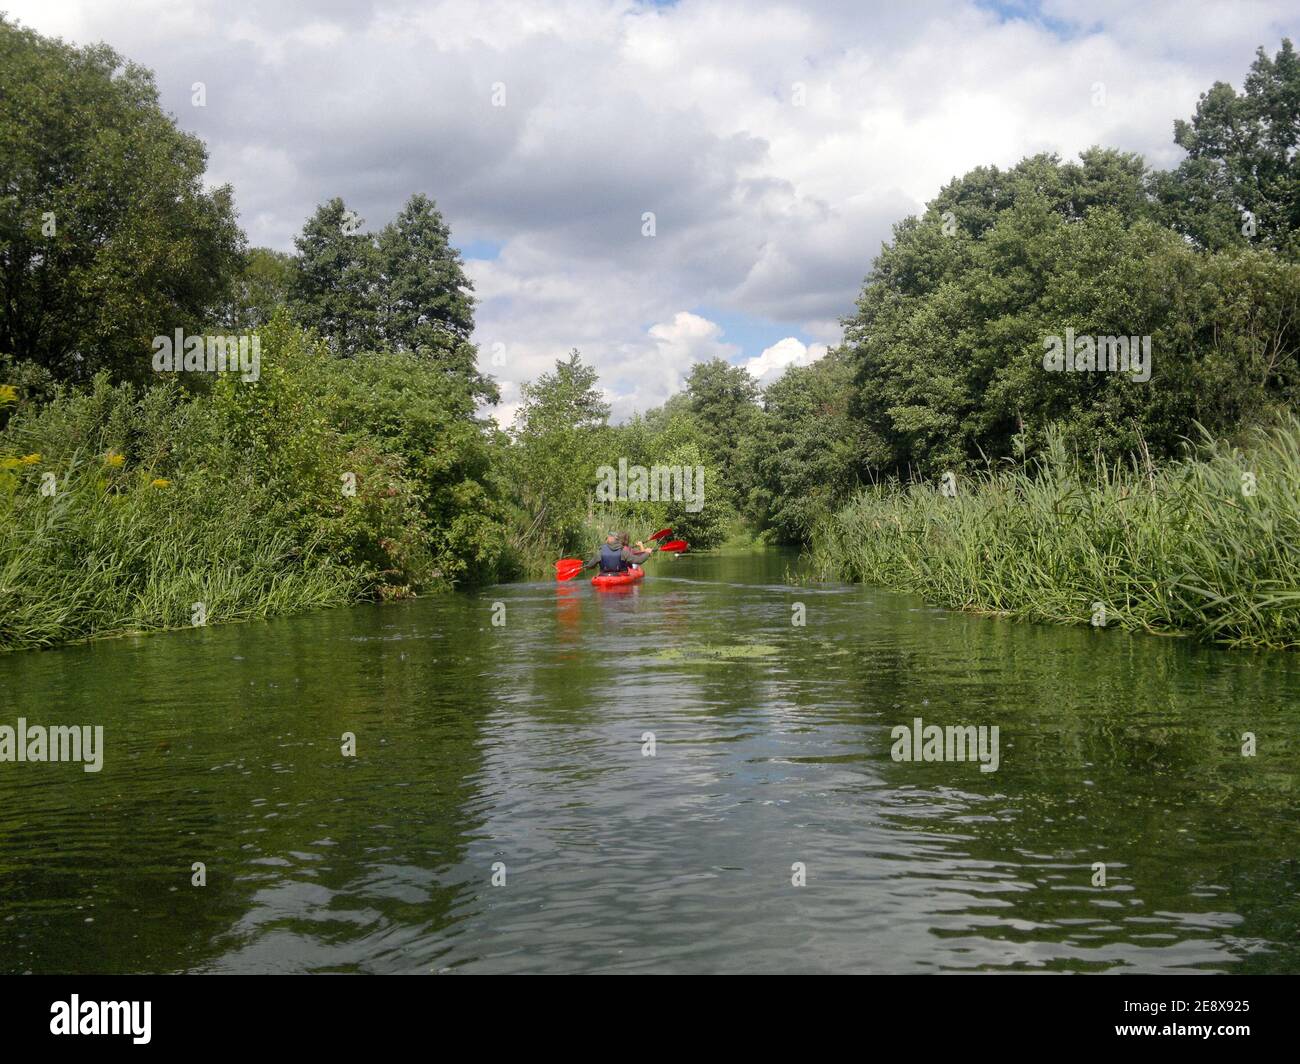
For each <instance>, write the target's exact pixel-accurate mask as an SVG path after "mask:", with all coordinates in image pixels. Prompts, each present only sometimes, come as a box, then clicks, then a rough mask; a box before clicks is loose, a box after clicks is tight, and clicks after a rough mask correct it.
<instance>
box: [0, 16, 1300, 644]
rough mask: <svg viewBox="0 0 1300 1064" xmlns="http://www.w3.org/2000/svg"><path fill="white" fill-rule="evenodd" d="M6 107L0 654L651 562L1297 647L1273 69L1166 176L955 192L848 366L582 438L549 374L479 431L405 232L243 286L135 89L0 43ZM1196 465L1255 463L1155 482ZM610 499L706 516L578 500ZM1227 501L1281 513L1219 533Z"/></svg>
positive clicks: (1087, 158)
mask: <svg viewBox="0 0 1300 1064" xmlns="http://www.w3.org/2000/svg"><path fill="white" fill-rule="evenodd" d="M0 80H3V82H4V84H5V86H6V91H5V92H4V93H3V94H0V649H5V648H12V647H19V646H38V645H48V644H52V643H57V642H60V641H64V640H67V639H72V638H78V637H84V636H89V635H94V634H97V633H105V632H113V631H121V630H128V629H141V628H151V627H168V626H176V625H185V624H190V623H194V621H193V614H194V608H195V604H196V603H201V604H202V605H203V614H204V617H205V618H206V620H207V621H219V620H226V619H234V618H241V617H249V616H258V615H266V614H269V613H272V612H279V611H284V610H292V609H300V608H306V607H309V606H313V605H324V604H330V603H340V602H347V601H354V600H355V599H356V598H357V597H359V596H373V597H395V596H403V595H407V594H412V593H417V592H420V591H423V590H428V589H435V588H442V587H454V586H458V585H463V584H470V583H482V582H487V581H492V580H498V579H503V578H509V577H511V576H515V575H519V574H526V573H531V574H535V575H536V574H541V573H543V572H545V571H547V570H548V569H549V568H550V565H551V563H552V562H553V561H554V560H555V559H556V558H557V557H560V556H563V555H573V554H582V555H585V554H587V553H588V552H589V551H590V550H591V548H592V547H593V546H594V545H595V544H596V542H598V540H599V537H600V534H601V533H602V532H604V531H605V530H608V529H626V530H628V531H629V532H630V533H631V534H632V537H633V538H634V539H636V538H640V537H643V536H646V535H647V534H649V533H650V532H651V531H653V530H655V529H657V528H660V527H671V528H673V529H674V531H675V534H676V535H677V536H678V537H680V538H685V539H687V540H689V541H690V543H691V544H692V546H693V547H694V548H695V549H705V548H709V547H712V546H716V545H718V544H720V543H722V542H724V541H726V540H727V539H728V538H730V537H732V536H735V535H738V534H740V533H741V532H745V533H746V534H749V535H761V536H762V537H765V538H767V539H771V540H777V541H782V542H792V543H806V542H808V541H809V540H810V538H815V539H816V541H817V545H818V556H819V558H820V559H821V560H822V563H823V567H824V569H825V570H826V571H827V572H828V573H829V572H832V571H840V572H847V573H848V574H849V575H853V576H856V577H859V578H863V579H872V580H880V581H882V582H886V583H895V584H901V585H902V586H906V587H910V588H914V589H916V590H919V591H923V592H925V593H926V594H929V595H931V596H932V597H934V598H937V599H939V600H941V601H944V602H949V603H951V604H954V605H959V606H968V607H974V608H981V609H994V610H1004V611H1008V612H1015V613H1022V614H1025V615H1028V616H1035V617H1051V618H1053V619H1078V615H1079V614H1078V611H1079V610H1080V609H1081V608H1082V607H1081V605H1080V603H1081V602H1083V600H1084V599H1086V600H1087V601H1086V603H1084V605H1087V604H1090V603H1092V602H1094V601H1097V600H1101V601H1103V602H1104V603H1106V604H1107V606H1108V608H1109V609H1111V611H1112V613H1113V615H1114V617H1115V618H1116V620H1117V622H1118V623H1122V624H1126V625H1131V626H1142V627H1149V628H1155V629H1161V630H1173V629H1178V628H1182V629H1187V628H1190V629H1192V630H1195V631H1198V632H1201V633H1202V634H1204V635H1206V636H1207V637H1210V638H1216V639H1223V640H1227V641H1249V642H1256V643H1263V644H1267V645H1292V644H1293V643H1295V642H1296V641H1297V638H1298V637H1297V634H1296V631H1295V624H1294V617H1293V610H1292V606H1291V598H1290V596H1291V595H1292V591H1291V590H1290V589H1291V588H1294V586H1295V583H1294V580H1295V574H1294V573H1293V572H1292V571H1291V569H1290V567H1289V566H1290V563H1289V562H1286V561H1285V560H1284V559H1283V555H1285V554H1286V551H1287V550H1288V549H1289V547H1290V545H1291V544H1293V543H1294V536H1295V532H1296V528H1295V515H1294V514H1293V513H1292V512H1291V509H1290V508H1289V506H1290V504H1289V503H1288V502H1286V498H1295V497H1297V496H1296V488H1297V483H1296V477H1297V475H1298V474H1297V473H1296V463H1295V459H1294V454H1295V441H1296V439H1297V437H1298V436H1300V429H1297V427H1296V424H1295V423H1294V422H1285V423H1284V427H1283V428H1280V429H1278V428H1274V429H1273V430H1272V431H1273V434H1272V435H1266V436H1261V435H1260V434H1259V431H1258V429H1259V426H1260V425H1268V424H1274V425H1276V424H1277V423H1278V420H1277V419H1278V417H1279V415H1280V414H1283V413H1285V412H1286V411H1289V410H1291V409H1293V408H1294V406H1295V403H1296V399H1297V389H1300V362H1298V360H1297V353H1298V352H1300V246H1298V245H1297V233H1298V232H1300V216H1298V215H1297V213H1296V212H1297V210H1300V206H1298V204H1300V195H1297V191H1298V189H1297V170H1296V167H1297V158H1296V151H1297V146H1298V141H1300V68H1298V67H1297V60H1296V57H1295V54H1294V51H1293V49H1292V46H1291V43H1290V42H1289V41H1284V42H1283V46H1282V49H1281V51H1280V52H1278V54H1277V55H1276V57H1275V58H1272V59H1270V58H1268V57H1267V56H1266V54H1265V53H1264V52H1263V51H1262V50H1261V52H1260V54H1259V56H1258V58H1257V59H1256V62H1255V64H1254V66H1253V67H1252V68H1251V71H1250V73H1249V75H1248V77H1247V79H1246V82H1245V86H1244V90H1243V91H1242V92H1241V93H1238V92H1237V91H1236V90H1234V89H1233V88H1232V87H1230V86H1227V85H1216V86H1214V88H1212V89H1211V90H1210V91H1209V92H1208V93H1206V94H1205V95H1204V96H1203V97H1202V99H1201V101H1200V104H1199V105H1198V107H1197V111H1196V114H1195V115H1194V116H1193V118H1192V119H1191V121H1190V122H1181V121H1180V122H1178V123H1177V124H1176V126H1175V137H1176V140H1177V142H1178V143H1179V144H1180V145H1181V146H1182V147H1183V148H1184V149H1186V151H1187V159H1186V160H1185V161H1184V162H1183V163H1182V164H1181V165H1180V166H1178V167H1176V168H1175V169H1174V170H1172V171H1170V172H1168V173H1156V172H1152V171H1151V170H1149V169H1148V167H1147V166H1146V164H1145V162H1144V161H1143V160H1142V159H1141V158H1140V157H1139V156H1136V155H1133V154H1130V153H1126V152H1119V151H1113V150H1107V149H1103V148H1093V149H1090V150H1089V151H1086V152H1084V153H1083V154H1082V155H1081V156H1080V157H1079V159H1078V161H1063V160H1061V159H1059V158H1058V157H1056V156H1054V155H1037V156H1034V157H1032V158H1027V159H1024V160H1022V161H1021V162H1020V163H1019V164H1017V165H1016V166H1013V167H1011V168H1010V169H999V168H997V167H980V168H977V169H975V170H973V171H971V172H970V173H968V174H966V175H965V176H963V177H960V178H956V179H954V180H953V181H952V182H950V183H949V184H948V185H946V186H945V187H944V188H942V189H940V190H939V192H938V194H937V195H936V197H935V199H934V200H933V201H932V202H931V203H929V204H928V205H927V206H926V208H925V210H924V212H923V213H922V214H921V215H920V216H919V217H911V218H907V219H904V220H903V221H901V222H899V223H898V225H897V226H896V227H895V229H894V232H893V238H892V240H891V241H890V242H889V243H888V244H886V245H885V246H884V247H883V248H882V249H881V251H880V254H879V255H878V256H877V257H876V259H875V260H874V262H873V263H872V265H871V267H870V271H869V273H868V274H867V276H866V280H865V283H864V285H863V288H862V291H861V295H860V297H859V299H858V302H857V307H856V310H855V311H854V313H852V314H851V315H850V316H849V317H848V318H846V319H845V321H844V325H845V342H844V344H843V345H842V346H840V347H839V348H837V349H835V350H832V351H831V352H830V353H828V354H827V355H826V356H825V357H823V358H821V359H819V360H817V361H815V362H812V363H811V364H809V365H802V366H796V367H793V368H791V369H789V370H788V371H787V372H786V373H785V375H784V376H782V377H781V378H780V379H778V380H777V381H776V382H775V383H772V384H770V385H769V386H768V387H766V388H760V387H759V385H758V383H757V382H756V381H755V380H754V379H753V378H752V377H751V376H750V375H749V374H748V373H747V372H746V371H745V370H744V369H743V368H741V367H738V366H734V365H731V364H729V363H727V362H725V361H722V360H717V359H715V360H712V361H708V362H701V363H698V364H696V365H695V366H694V367H693V368H692V369H691V371H690V372H689V374H688V375H687V376H686V379H685V381H684V388H683V390H682V391H681V392H680V393H679V394H677V395H675V396H673V397H672V398H671V399H669V400H668V402H666V403H665V404H664V405H663V406H661V407H659V408H657V409H654V410H650V411H646V412H645V413H644V414H641V415H637V416H634V417H632V418H631V419H630V420H629V421H627V422H626V423H624V424H619V425H611V424H610V420H609V418H610V408H609V405H608V403H607V402H606V398H605V396H604V393H603V392H602V390H601V388H600V382H599V379H598V376H597V373H596V371H595V369H594V368H593V367H592V366H591V365H590V364H589V363H587V362H584V360H583V357H582V355H581V354H580V353H579V352H577V351H573V352H571V353H570V354H569V355H568V357H567V358H564V359H560V360H559V361H557V362H556V364H555V368H554V369H553V370H552V371H550V372H548V373H544V374H542V375H541V376H540V377H538V378H537V379H536V380H535V381H532V382H529V383H527V384H525V385H523V387H522V394H521V402H520V405H519V408H518V411H517V416H516V418H515V420H514V423H513V425H512V426H511V427H510V429H509V430H508V431H502V430H501V429H499V428H498V427H497V426H496V424H495V422H494V421H492V420H491V419H490V418H487V417H486V416H485V412H484V411H485V407H486V406H487V405H489V404H491V403H494V402H495V401H496V400H497V398H498V393H497V389H496V385H495V382H493V381H492V380H491V379H490V378H488V377H486V376H484V375H482V374H481V373H480V372H479V371H478V369H477V351H476V349H475V347H474V345H473V343H472V342H471V339H470V338H471V335H472V332H473V327H474V298H473V295H472V285H471V284H470V280H469V278H468V276H467V275H466V273H465V270H464V267H463V263H462V261H461V257H460V253H459V252H458V251H457V249H456V248H455V246H454V245H453V243H452V241H451V232H450V229H449V227H448V226H447V223H446V222H445V220H444V219H443V217H442V215H441V214H440V213H439V211H438V209H437V207H436V205H435V204H434V202H433V200H431V199H430V198H429V197H427V196H425V195H423V194H421V193H417V194H415V195H413V196H411V197H410V199H409V200H408V201H407V203H406V205H405V206H404V207H403V208H402V209H401V211H400V212H399V213H398V214H397V216H396V217H395V218H393V219H392V220H390V221H389V222H388V223H387V224H386V225H384V226H383V227H382V228H381V229H379V230H378V231H376V232H371V231H368V230H366V229H365V227H364V220H363V219H361V218H360V217H359V216H357V215H356V214H355V213H354V212H352V211H350V210H348V208H347V207H346V205H345V204H344V202H343V200H342V199H338V198H335V199H331V200H329V201H328V202H326V203H324V204H322V205H321V206H320V207H319V208H318V209H317V210H316V212H315V213H314V214H313V215H312V216H311V217H310V218H309V219H307V221H306V222H305V224H304V226H303V229H302V231H301V233H300V234H299V236H298V237H297V239H296V241H295V251H294V253H292V254H286V253H282V252H278V251H273V250H270V249H265V248H254V249H251V250H248V249H246V248H245V241H244V237H243V235H242V233H240V231H239V229H238V227H237V225H236V224H235V216H234V210H233V206H232V197H231V192H230V190H229V189H226V188H221V189H217V190H215V191H211V192H208V191H205V190H204V188H203V184H202V178H203V170H204V166H205V162H206V158H205V152H204V148H203V146H202V145H201V144H200V143H199V142H198V141H197V140H195V139H194V138H193V137H190V136H188V135H186V134H184V133H182V132H181V131H179V130H178V129H177V128H176V126H175V123H174V122H173V121H172V120H171V119H170V118H169V117H167V116H166V115H164V114H163V113H162V111H161V110H160V109H159V107H158V102H157V93H156V91H155V89H154V86H153V82H152V78H151V75H150V74H149V73H148V72H147V71H143V70H141V69H139V68H137V67H135V66H133V65H131V64H124V63H123V61H122V60H121V59H120V58H119V57H118V56H117V55H116V54H115V53H113V52H112V51H111V50H110V49H108V48H106V47H104V46H96V47H91V48H83V49H78V48H73V47H70V46H68V45H65V44H63V43H62V42H60V41H51V40H48V39H46V38H42V37H40V36H38V35H36V34H34V33H31V32H30V31H27V30H23V29H20V28H18V27H16V26H15V25H13V24H11V23H10V22H8V21H6V20H4V19H3V18H0ZM51 219H52V224H51ZM176 329H182V330H184V331H185V332H186V333H187V334H202V333H204V332H213V331H216V332H224V333H230V332H235V331H237V332H241V333H244V332H250V333H254V334H255V335H256V337H257V339H258V341H259V344H260V368H259V372H258V374H257V375H256V379H246V377H244V376H241V375H239V374H230V373H227V374H213V373H197V372H184V373H177V374H166V375H163V374H154V373H151V372H150V368H151V366H152V360H151V358H150V354H151V338H152V337H153V336H155V335H167V336H170V335H172V334H173V332H174V330H176ZM1067 335H1068V336H1071V337H1074V336H1088V337H1093V336H1095V337H1109V336H1124V337H1134V338H1137V339H1138V340H1139V341H1140V342H1139V349H1141V345H1142V343H1145V342H1146V340H1147V338H1149V343H1150V350H1151V360H1150V365H1149V369H1150V373H1149V376H1148V375H1145V374H1134V373H1123V372H1116V373H1109V372H1097V371H1095V370H1089V371H1087V372H1054V371H1050V370H1049V369H1047V368H1045V363H1044V358H1045V352H1046V351H1047V350H1049V349H1050V346H1051V343H1052V339H1053V338H1060V337H1062V336H1067ZM1192 436H1194V437H1196V438H1197V439H1201V438H1202V437H1203V436H1205V437H1206V438H1209V439H1228V440H1230V441H1236V442H1238V443H1240V442H1242V441H1247V440H1251V441H1254V442H1253V446H1254V447H1255V448H1256V451H1254V452H1252V456H1250V457H1242V455H1241V453H1240V452H1238V451H1235V450H1233V449H1232V447H1231V446H1230V445H1229V446H1227V447H1224V446H1219V447H1217V448H1216V447H1209V449H1208V450H1207V451H1206V452H1205V453H1204V454H1202V455H1201V456H1200V460H1194V459H1191V458H1187V459H1186V460H1180V459H1181V458H1182V452H1183V448H1184V445H1185V440H1186V438H1187V437H1192ZM1134 454H1140V455H1141V456H1142V461H1143V463H1144V464H1143V465H1142V467H1141V473H1140V474H1139V472H1136V471H1133V469H1134V467H1131V466H1130V465H1129V464H1128V463H1129V461H1130V458H1131V456H1132V455H1134ZM1080 455H1083V456H1086V457H1084V458H1080V457H1079V456H1080ZM624 467H633V468H639V469H654V468H661V469H664V468H671V469H675V470H690V471H691V473H692V475H693V476H694V475H695V474H697V473H698V478H695V479H694V480H693V484H694V486H695V487H696V488H697V489H698V488H700V487H701V486H702V491H701V492H700V494H699V495H698V497H695V498H693V499H692V498H690V497H665V498H661V497H644V498H641V497H617V498H606V497H604V496H603V495H602V494H601V491H600V490H599V488H598V486H599V484H600V483H601V482H602V477H604V476H606V475H607V474H608V471H610V470H611V469H622V468H624ZM1251 470H1255V471H1256V472H1257V473H1259V472H1260V471H1262V473H1261V475H1263V476H1268V477H1272V478H1276V479H1275V481H1274V482H1273V483H1270V484H1269V485H1268V488H1267V490H1265V489H1264V488H1263V487H1262V486H1261V491H1260V493H1259V495H1258V496H1257V497H1256V496H1252V497H1250V498H1248V499H1245V498H1244V497H1243V498H1238V497H1237V496H1236V495H1234V493H1233V477H1234V476H1236V475H1238V474H1240V473H1242V472H1249V471H1251ZM972 476H975V478H976V479H974V480H972V479H970V478H971V477H972ZM939 478H945V479H947V480H948V481H949V483H952V482H953V480H952V478H959V479H960V482H961V483H963V484H965V485H966V488H965V490H964V492H963V494H961V496H960V497H958V498H954V497H950V496H947V495H941V494H936V489H935V487H934V485H935V483H936V482H937V481H938V479H939ZM1261 484H1262V482H1261ZM1286 491H1290V492H1291V495H1290V496H1286V497H1284V496H1285V492H1286ZM857 493H861V494H857ZM1243 499H1244V501H1243ZM1215 507H1219V508H1218V509H1215ZM1099 537H1100V538H1099ZM1239 537H1241V538H1240V539H1239ZM1243 544H1245V545H1244V546H1243ZM1275 544H1276V545H1275ZM1198 574H1199V575H1198Z"/></svg>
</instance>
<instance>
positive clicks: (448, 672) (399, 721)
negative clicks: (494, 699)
mask: <svg viewBox="0 0 1300 1064" xmlns="http://www.w3.org/2000/svg"><path fill="white" fill-rule="evenodd" d="M431 615H438V617H437V620H433V619H432V616H431ZM486 618H487V614H486V613H485V614H483V617H482V618H480V617H478V616H477V615H472V614H471V611H470V608H469V600H466V599H463V598H459V597H450V596H449V597H445V598H440V599H434V600H428V601H427V602H420V603H413V604H410V605H407V606H398V607H385V608H382V609H379V608H376V609H365V608H362V609H353V610H340V611H329V612H323V613H319V614H313V615H307V616H302V617H298V618H292V619H287V620H281V621H276V622H273V623H271V624H266V625H240V626H232V627H229V628H212V629H207V630H203V631H199V632H186V633H174V634H168V635H157V636H153V637H150V638H149V639H147V640H143V641H141V642H140V643H139V644H138V645H136V646H133V647H128V645H127V644H124V643H121V642H114V643H109V644H104V645H102V646H101V647H97V648H94V649H93V650H91V649H90V648H86V649H74V650H70V651H60V652H59V653H60V655H62V656H63V659H62V660H67V659H68V658H72V657H75V656H76V655H79V654H83V655H88V654H93V655H94V657H95V661H94V662H93V665H89V666H88V667H86V668H78V669H76V670H74V672H75V676H76V680H77V682H78V684H80V685H82V686H80V687H78V688H76V689H75V691H73V693H72V694H71V696H69V694H68V689H69V688H72V687H74V686H75V685H71V684H67V685H63V684H57V685H56V681H57V678H58V677H57V674H56V675H46V676H42V677H31V678H29V682H26V683H24V685H23V687H22V690H23V692H24V697H25V698H27V699H30V701H31V705H30V708H29V709H28V715H29V716H31V717H32V719H40V718H41V717H50V719H53V716H54V715H55V714H54V711H53V710H52V709H51V708H50V707H52V706H54V705H60V704H61V707H62V708H61V709H60V711H59V712H58V713H57V716H58V717H59V718H60V719H63V718H64V717H65V716H66V717H67V718H68V719H76V718H77V715H78V714H80V717H81V718H84V719H87V720H96V721H103V722H104V723H105V734H106V743H107V745H108V750H109V754H108V756H107V757H106V761H105V767H104V770H103V772H102V773H100V775H99V777H92V776H86V777H85V780H86V782H88V783H89V784H90V785H89V786H84V785H83V782H82V781H81V780H69V779H68V778H67V776H66V774H65V775H62V776H60V783H59V786H58V787H51V788H48V789H43V790H41V791H39V792H36V793H33V788H30V787H29V788H27V789H26V790H25V791H24V793H23V807H24V811H23V815H22V819H24V820H26V821H27V822H29V823H30V824H33V825H41V827H38V828H37V829H36V834H35V837H34V838H33V839H32V840H31V841H32V848H30V849H28V850H26V851H23V852H19V851H17V850H16V849H14V848H12V847H13V843H14V841H15V836H13V835H12V834H7V835H6V836H5V838H6V841H5V842H4V843H0V853H2V854H3V855H4V859H5V861H4V863H5V866H6V868H5V871H6V875H5V884H6V890H5V892H4V898H3V900H2V901H0V906H2V907H3V909H2V911H3V913H4V915H11V914H12V915H15V920H14V921H12V922H9V923H5V922H4V921H3V920H0V955H3V956H5V957H6V958H10V957H12V958H15V965H14V970H20V971H21V970H28V969H31V970H34V971H49V970H71V971H106V972H114V971H174V970H185V969H193V968H212V967H216V968H220V967H222V966H223V965H224V964H225V963H232V964H235V965H238V966H240V967H245V968H247V967H256V968H258V969H263V970H281V971H283V970H297V969H300V968H302V967H320V968H343V969H346V968H349V967H352V966H354V965H358V964H362V963H363V961H365V962H366V964H367V966H372V965H373V964H375V963H378V964H379V965H380V966H382V965H383V961H382V958H383V957H384V956H385V951H386V949H387V948H389V944H390V943H391V949H392V950H393V951H394V956H393V963H394V965H395V966H399V967H404V968H409V967H412V966H413V965H418V964H419V963H420V962H422V961H423V960H424V959H425V958H424V957H423V956H421V946H420V941H421V938H422V936H423V935H424V934H425V931H424V930H422V929H430V928H442V927H443V926H445V925H446V924H447V923H448V922H449V921H451V920H452V919H453V918H454V917H455V915H456V910H457V906H458V904H459V903H460V900H461V898H462V895H463V885H462V884H460V883H458V882H455V881H453V880H450V879H447V878H446V876H447V873H448V871H449V870H450V869H452V868H454V867H455V866H456V865H457V864H459V863H460V861H461V860H462V859H463V855H464V852H465V848H466V844H467V840H468V838H469V837H471V836H472V834H473V832H474V829H475V822H474V818H473V816H474V814H473V810H474V804H473V801H472V797H473V795H472V792H471V790H470V789H469V783H468V781H469V780H470V778H471V777H472V774H473V771H474V766H475V765H476V764H477V763H478V762H479V760H480V758H481V755H480V747H479V743H478V737H479V730H480V726H481V722H482V719H483V716H484V714H485V713H486V705H485V700H484V698H483V697H482V695H481V693H480V692H482V691H483V690H484V689H485V688H486V686H487V685H486V683H485V680H486V677H485V675H484V661H485V660H488V659H489V655H488V653H487V652H486V650H485V649H484V646H483V645H484V644H486V643H487V641H488V640H490V639H492V635H491V634H490V633H491V628H490V626H488V623H487V620H486ZM480 626H483V627H485V628H486V629H487V630H486V631H483V630H481V628H480ZM446 633H453V634H454V635H453V636H449V635H448V634H446ZM4 664H5V666H9V665H10V664H11V663H10V662H6V663H4ZM56 691H57V692H58V694H59V696H61V697H58V698H56V697H55V692H56ZM345 731H351V732H354V733H355V734H356V736H357V757H356V758H355V759H354V760H348V759H345V758H343V757H342V756H341V754H340V744H341V739H340V737H341V735H342V734H343V732H345ZM56 767H57V768H60V769H63V768H67V767H70V766H56ZM78 771H79V770H78ZM3 804H4V806H5V807H6V808H7V809H10V810H12V809H14V803H13V802H11V801H6V802H4V803H3ZM15 857H17V859H15ZM194 861H202V862H204V863H205V864H206V866H207V886H206V887H197V886H191V875H192V873H191V864H192V862H194ZM77 906H82V908H77ZM87 915H91V916H93V917H94V922H93V923H87V922H86V920H85V918H86V917H87ZM24 933H26V935H27V936H28V937H27V938H26V939H19V938H18V937H17V936H19V935H22V934H24ZM36 936H39V945H36V946H33V945H32V942H31V939H32V938H33V937H36ZM11 947H12V948H11ZM399 947H400V950H399ZM402 951H404V955H403V956H401V958H400V961H399V959H398V956H397V954H398V952H402ZM425 952H427V950H425ZM376 957H378V958H381V959H380V960H379V961H378V962H376V961H375V958H376ZM429 959H430V960H431V959H432V958H431V957H430V958H429ZM6 967H7V968H8V965H6Z"/></svg>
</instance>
